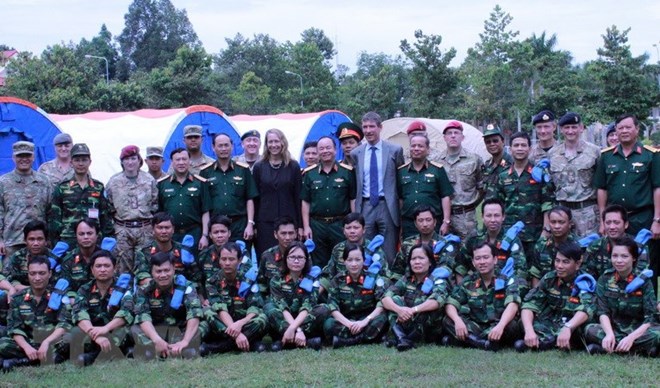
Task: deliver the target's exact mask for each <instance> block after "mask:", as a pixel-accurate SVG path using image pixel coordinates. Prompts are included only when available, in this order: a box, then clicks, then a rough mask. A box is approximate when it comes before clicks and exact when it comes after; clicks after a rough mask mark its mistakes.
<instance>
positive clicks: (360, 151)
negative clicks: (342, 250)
mask: <svg viewBox="0 0 660 388" xmlns="http://www.w3.org/2000/svg"><path fill="white" fill-rule="evenodd" d="M367 147H369V143H366V142H365V143H363V144H360V146H358V147H357V148H355V149H354V150H353V151H352V152H351V158H352V159H353V166H355V168H356V174H355V175H356V178H357V179H356V181H357V198H355V211H356V212H358V213H360V212H362V202H363V199H362V184H363V180H364V178H363V176H362V174H363V172H364V155H365V152H366V150H367ZM402 164H403V148H401V146H399V145H396V144H394V143H390V142H388V141H385V140H383V168H384V169H385V172H384V174H383V178H384V182H383V192H384V194H385V202H386V204H387V210H389V212H390V215H391V216H392V219H393V220H394V225H396V226H399V224H400V222H399V221H400V213H399V196H398V194H397V191H396V171H397V169H398V168H399V166H401V165H402Z"/></svg>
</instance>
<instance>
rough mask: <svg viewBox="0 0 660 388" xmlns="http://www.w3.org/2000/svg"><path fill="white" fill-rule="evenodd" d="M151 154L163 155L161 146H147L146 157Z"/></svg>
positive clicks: (160, 156)
mask: <svg viewBox="0 0 660 388" xmlns="http://www.w3.org/2000/svg"><path fill="white" fill-rule="evenodd" d="M152 156H158V157H159V158H162V157H163V147H147V156H146V157H147V158H150V157H152Z"/></svg>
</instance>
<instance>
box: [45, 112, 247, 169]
mask: <svg viewBox="0 0 660 388" xmlns="http://www.w3.org/2000/svg"><path fill="white" fill-rule="evenodd" d="M51 117H52V118H53V120H55V121H56V122H57V123H58V125H59V126H60V128H62V131H63V132H66V133H68V134H70V135H71V136H72V137H73V141H74V143H86V144H87V145H88V146H89V148H90V151H91V153H92V165H91V167H90V170H91V172H92V175H93V176H94V178H96V179H98V180H100V181H102V182H107V181H108V179H109V178H110V177H111V176H112V175H114V174H115V173H117V172H119V171H121V164H120V161H119V154H120V152H121V149H122V148H123V147H125V146H127V145H129V144H134V145H137V146H138V147H140V153H141V155H142V157H144V156H145V153H146V148H147V147H149V146H159V147H163V149H164V150H163V151H164V152H163V156H164V157H165V165H164V167H163V168H164V169H165V170H167V167H168V166H169V164H170V158H169V154H170V152H172V151H173V150H174V149H176V148H178V147H183V148H185V144H184V143H183V128H184V127H185V126H186V125H192V124H195V125H200V126H201V127H202V137H203V143H202V152H204V153H205V154H206V155H209V156H211V157H214V158H215V153H214V152H213V144H212V140H213V135H214V134H215V133H225V134H227V135H229V137H231V139H232V141H233V142H234V155H238V154H241V153H242V152H243V149H242V147H241V140H240V136H239V135H238V132H236V129H235V128H234V126H233V125H232V124H231V122H230V121H229V120H228V118H227V116H226V115H225V114H224V113H223V112H222V111H221V110H219V109H217V108H214V107H212V106H208V105H193V106H190V107H188V108H181V109H143V110H138V111H135V112H117V113H108V112H91V113H85V114H80V115H51Z"/></svg>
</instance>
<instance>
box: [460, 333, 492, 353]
mask: <svg viewBox="0 0 660 388" xmlns="http://www.w3.org/2000/svg"><path fill="white" fill-rule="evenodd" d="M486 342H487V341H486V340H484V339H481V338H479V337H477V336H476V335H474V334H469V335H468V336H467V338H465V343H466V344H467V345H468V346H469V347H471V348H475V349H481V350H486Z"/></svg>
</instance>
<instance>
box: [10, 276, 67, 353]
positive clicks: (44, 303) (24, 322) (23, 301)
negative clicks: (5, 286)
mask: <svg viewBox="0 0 660 388" xmlns="http://www.w3.org/2000/svg"><path fill="white" fill-rule="evenodd" d="M49 300H50V292H49V291H47V292H46V293H45V294H44V295H43V296H42V298H41V300H40V301H39V302H37V301H36V299H35V298H34V296H33V292H32V288H30V287H28V288H26V289H24V290H23V291H20V292H18V293H16V295H14V297H13V299H12V301H11V307H10V311H9V317H8V319H7V337H4V338H0V358H5V359H8V358H23V357H26V354H25V352H24V351H23V349H21V347H20V346H18V344H17V343H16V341H15V340H14V338H13V337H14V336H16V335H20V336H22V337H24V338H25V340H26V341H27V342H28V343H29V344H30V345H32V347H34V348H35V349H38V348H39V346H40V345H41V342H42V341H43V340H44V339H46V338H47V337H48V336H49V335H50V334H52V332H53V330H55V329H58V328H61V329H64V330H66V331H69V330H71V305H70V301H68V302H69V303H65V301H67V300H66V299H63V300H62V305H61V306H60V308H59V310H57V311H53V310H52V309H51V308H50V307H48V301H49ZM52 346H53V349H54V350H55V352H56V353H57V354H59V355H60V356H62V357H67V356H68V352H69V344H68V343H67V341H66V339H65V336H63V337H62V338H61V339H60V340H58V341H57V342H56V343H54V344H52Z"/></svg>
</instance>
